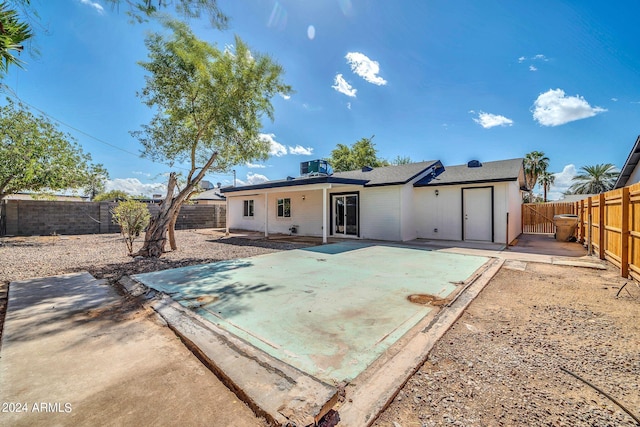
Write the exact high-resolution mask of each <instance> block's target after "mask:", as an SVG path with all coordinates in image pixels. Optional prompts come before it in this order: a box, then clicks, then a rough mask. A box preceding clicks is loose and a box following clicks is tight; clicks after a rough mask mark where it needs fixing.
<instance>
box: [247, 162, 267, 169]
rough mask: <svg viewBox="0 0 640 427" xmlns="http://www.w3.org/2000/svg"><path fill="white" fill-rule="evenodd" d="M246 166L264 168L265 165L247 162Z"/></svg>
mask: <svg viewBox="0 0 640 427" xmlns="http://www.w3.org/2000/svg"><path fill="white" fill-rule="evenodd" d="M247 167H248V168H253V169H264V168H266V166H265V165H261V164H258V163H249V162H247Z"/></svg>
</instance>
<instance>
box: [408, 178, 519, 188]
mask: <svg viewBox="0 0 640 427" xmlns="http://www.w3.org/2000/svg"><path fill="white" fill-rule="evenodd" d="M517 180H518V177H511V178H492V179H478V180H465V181H453V182H433V181H431V182H429V183H427V184H418V183H416V184H413V186H414V187H441V186H443V185H465V184H487V183H492V182H513V181H517Z"/></svg>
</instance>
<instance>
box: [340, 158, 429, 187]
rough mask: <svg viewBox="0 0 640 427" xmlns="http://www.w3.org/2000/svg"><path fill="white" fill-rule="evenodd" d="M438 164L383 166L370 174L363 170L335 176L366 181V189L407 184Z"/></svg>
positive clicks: (419, 163) (422, 163)
mask: <svg viewBox="0 0 640 427" xmlns="http://www.w3.org/2000/svg"><path fill="white" fill-rule="evenodd" d="M436 163H438V160H430V161H426V162H418V163H409V164H406V165H398V166H383V167H379V168H373V169H371V170H370V171H368V172H363V171H362V170H355V171H348V172H336V173H334V174H333V176H334V177H337V178H347V179H362V180H366V181H367V183H366V184H365V187H375V186H379V185H395V184H406V183H407V182H409V181H411V180H412V179H414V178H416V177H417V176H418V175H420V174H421V173H423V172H424V171H425V170H427V169H428V168H429V167H431V166H433V165H434V164H436Z"/></svg>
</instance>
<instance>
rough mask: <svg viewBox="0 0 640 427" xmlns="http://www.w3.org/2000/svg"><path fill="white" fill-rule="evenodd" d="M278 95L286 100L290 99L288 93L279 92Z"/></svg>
mask: <svg viewBox="0 0 640 427" xmlns="http://www.w3.org/2000/svg"><path fill="white" fill-rule="evenodd" d="M280 96H281V97H282V98H283V99H284V100H285V101H288V100H290V99H291V96H290V95H285V94H284V93H281V94H280Z"/></svg>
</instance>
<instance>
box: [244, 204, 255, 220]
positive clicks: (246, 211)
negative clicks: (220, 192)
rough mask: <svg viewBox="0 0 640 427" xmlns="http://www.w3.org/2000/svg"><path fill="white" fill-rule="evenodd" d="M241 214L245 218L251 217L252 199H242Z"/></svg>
mask: <svg viewBox="0 0 640 427" xmlns="http://www.w3.org/2000/svg"><path fill="white" fill-rule="evenodd" d="M242 216H243V217H245V218H253V200H245V201H244V206H243V209H242Z"/></svg>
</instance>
